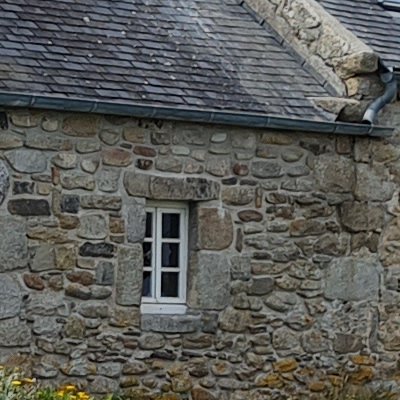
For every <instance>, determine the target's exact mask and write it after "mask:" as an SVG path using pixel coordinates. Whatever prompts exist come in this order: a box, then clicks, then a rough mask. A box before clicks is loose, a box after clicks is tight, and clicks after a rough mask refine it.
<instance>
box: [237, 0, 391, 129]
mask: <svg viewBox="0 0 400 400" xmlns="http://www.w3.org/2000/svg"><path fill="white" fill-rule="evenodd" d="M245 3H246V4H248V5H249V6H250V7H251V8H252V9H253V10H254V11H255V12H256V13H257V15H259V16H261V17H262V18H263V19H265V20H266V21H267V22H268V24H269V25H270V26H272V27H273V28H274V29H275V30H276V32H277V33H278V34H279V35H281V36H282V38H283V40H284V42H286V43H287V44H288V45H289V47H290V48H293V49H295V50H296V52H297V53H298V54H300V55H301V56H302V57H303V59H304V63H305V64H306V65H309V66H310V67H311V68H312V69H313V70H314V71H317V73H319V74H320V77H321V78H320V81H321V83H322V84H325V85H328V87H331V88H332V89H334V91H336V97H335V95H334V94H333V96H334V97H332V98H316V99H314V100H315V103H316V105H318V106H319V107H321V108H323V109H324V110H326V111H329V112H332V113H333V114H336V115H338V117H339V119H340V120H342V121H350V122H357V121H361V119H362V116H363V114H364V111H365V109H366V108H367V106H368V104H369V103H370V102H371V99H373V98H375V97H377V96H379V95H380V94H382V92H383V89H384V88H383V85H382V83H381V81H380V78H379V74H378V73H377V69H378V59H379V55H378V54H376V53H375V52H374V51H373V49H372V48H371V47H369V46H368V45H367V44H366V43H364V42H363V41H362V40H361V39H359V38H358V37H357V36H355V35H354V34H353V33H352V32H351V31H349V30H348V29H347V28H345V27H344V25H342V24H341V23H340V21H339V20H338V19H336V18H335V17H333V16H332V15H330V14H329V13H328V12H327V11H326V10H325V9H324V8H323V7H322V6H321V5H320V4H319V3H318V2H317V1H315V0H245Z"/></svg>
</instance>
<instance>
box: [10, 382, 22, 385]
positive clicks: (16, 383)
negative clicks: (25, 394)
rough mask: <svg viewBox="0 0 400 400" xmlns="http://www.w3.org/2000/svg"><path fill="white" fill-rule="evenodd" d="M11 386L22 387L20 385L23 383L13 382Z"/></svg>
mask: <svg viewBox="0 0 400 400" xmlns="http://www.w3.org/2000/svg"><path fill="white" fill-rule="evenodd" d="M11 385H14V386H20V385H22V382H21V381H11Z"/></svg>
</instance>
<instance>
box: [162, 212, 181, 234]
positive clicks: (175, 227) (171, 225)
mask: <svg viewBox="0 0 400 400" xmlns="http://www.w3.org/2000/svg"><path fill="white" fill-rule="evenodd" d="M179 220H180V214H163V215H162V237H163V238H173V239H177V238H179Z"/></svg>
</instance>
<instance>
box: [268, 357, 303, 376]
mask: <svg viewBox="0 0 400 400" xmlns="http://www.w3.org/2000/svg"><path fill="white" fill-rule="evenodd" d="M298 367H299V364H298V362H297V361H296V360H295V359H294V358H287V359H285V360H280V361H277V362H276V363H274V364H273V368H274V371H276V372H281V373H284V372H291V371H294V370H296V369H297V368H298Z"/></svg>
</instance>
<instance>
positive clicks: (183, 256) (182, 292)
mask: <svg viewBox="0 0 400 400" xmlns="http://www.w3.org/2000/svg"><path fill="white" fill-rule="evenodd" d="M187 214H188V213H187V208H185V209H184V210H182V212H181V219H180V239H181V244H180V246H179V297H180V299H181V300H182V301H184V300H185V299H186V278H187V272H186V271H187V229H188V226H189V225H188V221H187Z"/></svg>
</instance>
